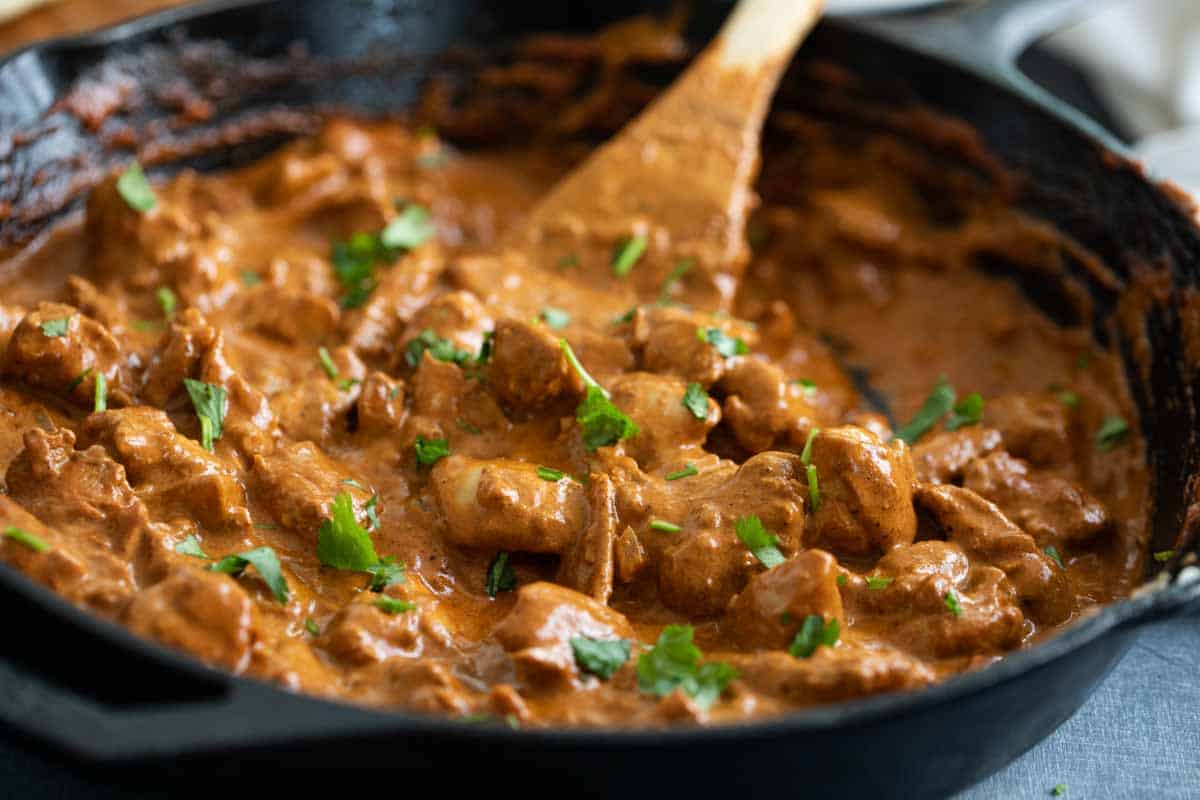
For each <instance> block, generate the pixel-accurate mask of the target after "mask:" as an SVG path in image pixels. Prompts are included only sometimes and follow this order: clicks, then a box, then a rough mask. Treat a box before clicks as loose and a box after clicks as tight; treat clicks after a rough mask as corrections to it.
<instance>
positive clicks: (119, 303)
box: [65, 275, 126, 334]
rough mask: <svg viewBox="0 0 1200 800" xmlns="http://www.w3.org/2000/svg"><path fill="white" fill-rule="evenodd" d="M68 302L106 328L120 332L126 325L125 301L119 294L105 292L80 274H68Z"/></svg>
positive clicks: (116, 332)
mask: <svg viewBox="0 0 1200 800" xmlns="http://www.w3.org/2000/svg"><path fill="white" fill-rule="evenodd" d="M65 288H66V290H67V302H68V303H69V304H70V305H73V306H75V308H77V309H79V311H80V313H82V314H83V315H84V316H87V317H91V318H92V319H94V320H96V321H97V322H99V323H100V324H101V325H103V326H104V327H105V328H108V329H109V330H110V331H112V332H113V333H115V334H119V333H120V332H121V330H122V329H123V328H124V327H125V317H126V312H125V303H124V302H123V298H121V297H120V296H119V295H118V296H116V297H114V296H113V295H111V294H105V293H104V292H102V291H100V289H99V288H97V287H96V285H95V284H94V283H92V282H91V281H89V280H88V279H87V278H84V277H82V276H80V275H68V276H67V280H66V287H65Z"/></svg>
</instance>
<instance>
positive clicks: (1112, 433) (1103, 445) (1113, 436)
mask: <svg viewBox="0 0 1200 800" xmlns="http://www.w3.org/2000/svg"><path fill="white" fill-rule="evenodd" d="M1128 434H1129V423H1128V422H1126V421H1125V420H1124V419H1123V418H1122V417H1118V416H1112V417H1105V419H1104V422H1102V423H1100V428H1099V429H1098V430H1097V431H1096V448H1097V449H1099V450H1100V452H1101V453H1107V452H1108V451H1110V450H1112V449H1113V448H1114V447H1116V446H1117V445H1119V444H1121V443H1122V442H1124V441H1125V437H1126V436H1127V435H1128Z"/></svg>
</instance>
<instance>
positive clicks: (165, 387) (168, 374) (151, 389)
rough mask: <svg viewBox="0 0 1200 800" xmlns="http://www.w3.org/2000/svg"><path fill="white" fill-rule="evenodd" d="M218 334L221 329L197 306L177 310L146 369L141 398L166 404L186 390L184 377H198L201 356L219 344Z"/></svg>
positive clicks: (151, 404)
mask: <svg viewBox="0 0 1200 800" xmlns="http://www.w3.org/2000/svg"><path fill="white" fill-rule="evenodd" d="M218 336H219V335H218V333H217V329H216V328H214V327H213V326H212V325H210V324H209V323H208V320H206V319H205V318H204V315H203V314H201V313H200V312H199V311H197V310H196V309H194V308H188V309H184V310H183V311H181V312H179V313H178V314H176V315H175V317H174V319H172V320H171V322H170V326H169V328H168V330H167V333H166V336H164V337H163V340H162V341H161V343H160V344H159V346H158V347H157V348H156V349H155V351H154V353H153V354H152V355H151V356H150V361H149V363H148V364H147V365H146V370H145V372H143V373H142V386H141V389H140V391H139V395H140V397H139V400H140V402H142V403H144V404H146V405H148V406H153V407H155V408H163V407H165V406H166V405H167V401H168V400H170V399H171V398H172V397H174V396H175V395H177V394H180V393H182V392H183V379H184V378H195V377H197V372H198V367H199V364H200V362H201V358H202V357H203V356H204V355H205V354H206V353H208V352H209V350H211V349H212V348H213V347H214V346H216V344H217V340H218Z"/></svg>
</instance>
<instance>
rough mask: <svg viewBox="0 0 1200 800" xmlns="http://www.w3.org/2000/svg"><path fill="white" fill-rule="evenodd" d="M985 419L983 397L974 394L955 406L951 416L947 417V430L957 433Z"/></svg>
mask: <svg viewBox="0 0 1200 800" xmlns="http://www.w3.org/2000/svg"><path fill="white" fill-rule="evenodd" d="M981 419H983V396H982V395H980V394H978V393H972V394H969V395H967V396H966V397H964V398H963V399H962V400H961V401H960V402H959V403H957V404H955V406H954V409H953V411H951V412H950V416H948V417H946V430H948V431H956V430H958V429H959V428H965V427H966V426H968V425H977V424H979V421H980V420H981Z"/></svg>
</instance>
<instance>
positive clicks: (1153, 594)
mask: <svg viewBox="0 0 1200 800" xmlns="http://www.w3.org/2000/svg"><path fill="white" fill-rule="evenodd" d="M281 1H282V0H203V1H202V2H197V3H192V4H188V5H184V6H176V7H172V8H167V9H163V10H160V11H156V12H152V13H149V14H145V15H142V16H138V17H134V18H131V19H127V20H124V21H121V22H118V23H116V24H114V25H109V26H106V27H103V28H98V29H96V30H93V31H86V32H82V33H77V34H71V35H67V36H59V37H53V38H49V39H43V40H39V41H36V42H32V43H30V44H28V45H25V46H23V47H20V48H18V49H16V50H13V51H9V52H7V53H3V54H0V70H3V69H5V68H6V67H8V66H9V65H11V64H12V63H13V62H15V61H16V60H17V59H19V58H21V57H22V56H25V55H27V54H29V53H40V52H70V51H71V50H74V49H83V48H105V47H111V46H114V45H117V44H120V43H121V42H123V41H125V40H127V39H130V38H133V37H136V36H140V35H144V34H147V33H150V32H152V31H155V30H161V29H164V28H167V27H170V26H172V25H178V24H181V23H186V22H191V21H195V20H197V19H200V18H203V17H208V16H215V15H217V14H220V13H221V12H225V11H230V10H234V9H242V8H250V7H254V6H265V5H270V4H275V3H279V2H281ZM864 22H866V21H864ZM821 24H822V25H830V24H832V25H835V26H838V27H846V28H850V29H852V30H854V31H856V32H857V33H860V34H862V35H865V36H869V37H872V38H877V39H880V40H882V41H884V42H886V43H887V44H889V45H891V46H893V47H895V48H897V49H900V50H904V51H907V52H908V53H910V54H912V55H915V56H917V57H920V58H924V59H926V60H928V61H930V62H933V63H935V64H936V65H937V66H938V67H939V68H941V69H951V70H958V71H960V72H963V73H965V74H966V75H967V76H968V77H970V78H971V79H972V80H976V81H983V82H985V83H988V84H990V85H991V87H992V88H994V89H996V90H998V91H1000V92H1002V93H1004V94H1008V95H1011V96H1013V97H1014V98H1015V99H1018V100H1020V101H1022V102H1023V103H1024V104H1025V105H1027V106H1028V107H1029V111H1030V112H1031V113H1041V114H1045V115H1047V116H1049V117H1051V118H1052V119H1053V121H1054V122H1055V123H1057V124H1059V125H1064V126H1066V127H1069V128H1073V129H1075V131H1076V132H1077V133H1078V134H1080V135H1081V136H1083V137H1084V138H1086V139H1087V140H1088V141H1090V142H1091V143H1092V144H1093V145H1095V146H1096V147H1097V148H1098V149H1099V150H1101V151H1102V152H1104V153H1107V154H1110V155H1113V156H1116V157H1117V158H1119V159H1120V160H1121V161H1123V162H1127V163H1130V164H1132V165H1134V166H1135V167H1136V168H1137V169H1138V170H1139V175H1138V177H1139V179H1140V180H1141V181H1143V182H1144V183H1146V184H1147V185H1148V186H1149V187H1150V188H1152V189H1153V191H1155V192H1156V193H1159V194H1163V195H1165V196H1167V197H1168V199H1170V200H1171V202H1172V203H1176V204H1177V203H1178V199H1177V198H1176V197H1175V196H1174V195H1173V193H1172V192H1171V191H1170V190H1169V183H1168V182H1164V181H1163V180H1162V179H1161V178H1159V177H1156V176H1154V175H1153V174H1152V173H1149V172H1148V171H1146V170H1145V169H1143V168H1142V167H1141V165H1139V164H1137V162H1135V161H1133V159H1132V158H1131V154H1130V153H1129V151H1128V150H1127V148H1125V147H1124V146H1123V145H1121V144H1120V143H1119V142H1117V141H1116V140H1115V139H1114V138H1113V137H1112V136H1111V135H1108V134H1107V133H1106V132H1105V131H1103V130H1102V129H1101V128H1099V126H1097V125H1096V124H1095V123H1094V122H1092V121H1091V120H1090V119H1088V118H1087V117H1085V116H1084V115H1082V114H1081V113H1079V112H1077V111H1075V110H1074V109H1072V108H1070V107H1067V106H1066V105H1065V104H1062V103H1059V102H1056V101H1054V99H1053V98H1048V97H1047V96H1045V95H1044V93H1042V92H1040V91H1038V90H1037V89H1036V87H1034V90H1033V91H1030V89H1029V87H1026V86H1023V85H1014V83H1013V82H1012V81H1011V80H1010V79H1009V78H1008V76H1005V75H1003V74H1001V73H1000V72H996V71H992V70H990V69H988V68H986V67H984V66H982V65H981V64H978V63H974V64H971V63H962V62H960V61H958V60H956V59H954V58H951V57H949V56H946V55H941V54H938V53H936V52H933V51H931V50H930V49H924V48H921V47H918V46H916V45H915V44H914V43H913V42H911V41H908V40H906V39H903V38H895V37H889V36H887V35H886V34H885V33H883V32H882V31H881V30H880V29H879V28H878V27H875V26H874V25H872V24H870V23H869V22H866V24H864V23H863V22H857V21H854V20H851V19H830V18H826V19H824V20H823V21H822V23H821ZM1198 235H1200V232H1198ZM1163 575H1168V576H1171V573H1170V567H1169V566H1165V567H1163V568H1162V569H1161V570H1160V571H1159V572H1158V573H1156V576H1155V577H1154V578H1151V579H1150V580H1148V581H1147V582H1145V583H1144V584H1143V585H1142V587H1141V588H1140V589H1139V590H1138V593H1137V594H1135V595H1134V596H1132V597H1128V598H1124V599H1122V600H1118V601H1116V602H1113V603H1110V604H1107V605H1105V606H1102V607H1099V608H1098V609H1097V610H1095V611H1093V612H1091V613H1087V614H1085V615H1084V616H1082V617H1081V618H1079V619H1077V620H1075V621H1073V622H1072V623H1070V624H1069V626H1068V627H1067V628H1065V629H1064V630H1062V631H1060V632H1058V633H1056V634H1055V635H1053V636H1052V637H1050V638H1048V639H1046V640H1045V641H1042V642H1038V643H1036V644H1033V645H1031V646H1029V647H1026V648H1023V649H1021V650H1018V651H1015V652H1011V653H1009V654H1007V655H1005V656H1003V657H1002V658H1001V659H1000V660H999V661H997V662H995V663H993V664H990V665H988V666H986V667H983V668H980V669H977V670H974V671H971V672H966V673H960V674H957V675H955V676H952V677H950V678H947V679H944V680H941V681H939V682H937V683H934V684H932V685H930V686H926V687H923V688H921V689H916V690H910V691H904V692H889V693H885V694H880V695H874V696H868V697H863V698H857V699H854V700H849V701H843V702H838V703H831V704H828V705H822V706H815V707H810V708H804V709H798V710H796V711H792V712H788V713H785V714H779V715H776V716H770V717H764V718H757V719H752V720H749V721H744V722H731V723H722V724H717V725H710V726H696V727H676V726H669V727H655V728H620V727H611V726H601V727H586V728H584V727H562V726H555V727H545V728H529V729H521V730H513V729H511V728H509V727H508V726H506V725H503V724H481V725H472V726H464V725H463V723H462V722H461V721H460V720H457V719H455V718H451V717H447V716H438V715H425V714H417V713H413V712H411V711H407V710H404V709H397V710H390V709H381V708H369V707H364V706H356V705H353V704H350V703H348V702H345V701H342V700H339V699H336V698H325V697H320V696H317V695H312V694H307V693H304V692H293V691H289V690H286V689H283V688H281V687H279V686H277V685H276V684H273V683H270V682H267V681H265V680H262V679H259V678H256V677H253V676H246V675H236V674H233V673H231V672H228V671H225V670H222V669H219V668H216V667H213V666H210V665H208V664H205V663H204V662H202V661H200V660H198V659H195V658H193V657H192V656H190V655H187V654H185V653H183V652H181V651H176V650H172V649H170V648H168V647H166V646H164V645H161V644H159V643H157V642H154V641H152V640H150V639H146V638H143V637H140V636H137V635H135V634H133V633H132V632H131V631H129V630H128V629H127V628H125V627H123V626H121V625H119V624H117V623H115V622H112V621H109V620H107V619H104V618H102V617H98V616H95V615H92V614H90V613H88V612H86V611H85V610H83V609H82V608H79V607H77V606H74V605H72V604H70V603H69V602H68V601H67V600H66V599H65V598H63V597H61V596H59V595H58V594H56V593H54V592H52V591H51V590H49V589H47V588H45V587H43V586H41V585H39V584H37V583H34V582H33V581H32V580H31V579H29V578H27V577H26V576H25V575H24V574H22V573H20V572H19V571H17V570H16V569H14V568H12V567H11V566H9V565H7V564H4V563H0V588H3V589H4V590H7V591H13V592H16V593H19V594H22V595H24V596H25V597H26V598H27V599H29V600H31V601H33V602H34V603H36V604H37V605H38V606H40V607H41V609H42V610H44V611H49V612H51V613H52V614H54V615H55V616H56V617H60V618H64V619H65V620H66V621H68V622H70V623H73V624H74V625H76V626H80V627H83V628H85V629H88V630H89V631H90V632H91V633H93V634H94V635H97V636H98V637H99V638H101V639H103V640H105V642H106V643H108V644H115V645H119V646H120V647H122V648H124V649H126V650H127V651H134V652H137V653H138V654H139V655H141V656H143V657H147V658H149V659H150V660H152V661H153V662H156V663H157V664H159V665H164V666H169V667H171V668H172V669H174V670H176V671H178V672H181V673H185V674H188V675H189V676H192V677H200V676H203V677H204V678H205V679H208V680H213V679H215V680H216V682H218V683H220V684H222V689H223V692H222V695H221V696H222V697H232V698H236V696H237V694H238V690H239V689H240V690H242V691H250V692H258V693H263V692H265V693H267V694H268V695H273V696H275V697H277V698H279V699H281V700H282V699H284V698H286V700H287V701H288V702H292V703H295V704H297V705H303V704H305V703H308V704H313V705H315V706H320V707H326V708H328V707H334V708H338V709H341V710H343V711H345V710H349V711H352V712H354V717H355V718H356V719H357V720H361V721H362V722H363V723H368V724H367V725H359V726H345V727H342V726H339V727H338V728H337V730H329V729H328V728H323V729H322V728H320V724H321V723H322V722H327V721H326V720H316V722H317V727H318V729H319V730H318V731H317V732H319V733H323V734H332V735H335V736H338V737H343V736H352V735H355V734H360V735H370V734H378V733H380V732H382V731H384V730H395V729H401V730H405V731H406V732H408V733H421V732H428V733H441V734H449V735H451V736H452V737H456V738H484V739H500V740H503V741H511V740H514V739H519V741H520V743H522V744H531V745H532V744H539V743H542V744H551V745H555V746H572V745H587V746H591V747H596V746H600V747H605V748H606V747H614V746H615V747H626V746H628V745H650V746H652V747H654V746H658V747H661V746H664V745H667V746H673V745H681V744H687V743H692V742H695V741H696V740H703V741H705V742H709V743H711V742H719V741H723V740H726V739H730V738H733V739H737V740H742V741H745V740H749V739H756V738H775V737H783V736H788V735H792V734H811V733H816V732H822V731H829V730H834V729H839V728H849V727H852V726H854V725H863V724H869V723H872V722H875V721H878V720H881V719H885V718H888V717H899V716H904V715H907V714H912V713H916V712H919V711H923V710H926V709H930V708H934V707H936V706H939V705H943V704H946V703H949V702H952V701H953V700H955V699H957V698H960V697H964V696H967V695H971V694H976V693H981V692H983V691H984V690H987V689H989V688H991V687H994V686H998V685H1000V684H1002V683H1006V682H1008V681H1011V680H1013V679H1014V678H1016V677H1018V676H1020V675H1023V674H1026V673H1029V672H1032V671H1034V670H1036V669H1037V668H1039V667H1041V666H1044V665H1046V664H1049V663H1051V662H1054V661H1057V660H1058V659H1060V658H1063V657H1065V656H1066V655H1068V654H1069V653H1072V652H1074V651H1077V650H1080V649H1082V648H1083V647H1085V646H1086V645H1088V644H1090V643H1092V642H1094V641H1096V640H1098V639H1100V638H1101V637H1102V636H1104V635H1105V634H1108V633H1114V632H1116V631H1118V630H1121V629H1123V628H1127V627H1136V626H1137V625H1140V624H1147V623H1152V622H1154V621H1157V620H1159V619H1161V618H1164V617H1166V616H1169V615H1170V614H1172V613H1174V612H1176V611H1178V610H1180V609H1182V608H1184V607H1186V606H1188V605H1194V604H1197V603H1200V569H1197V568H1196V567H1186V568H1184V569H1183V570H1182V572H1177V573H1176V574H1175V575H1174V576H1171V580H1170V582H1169V584H1168V585H1166V586H1161V585H1160V586H1157V587H1154V586H1152V584H1154V583H1155V582H1156V581H1161V579H1162V576H1163ZM10 663H11V662H10ZM16 669H17V670H18V671H20V672H23V673H26V677H29V676H28V674H27V670H25V669H24V668H23V667H21V666H16ZM31 679H32V680H34V681H38V679H39V676H37V675H36V674H34V675H33V676H32V677H31ZM41 686H43V687H47V684H45V683H41ZM48 691H50V692H52V693H60V692H67V693H70V691H69V690H67V689H63V688H60V687H58V686H56V685H54V684H50V685H49V686H48ZM1089 694H1090V693H1089ZM85 701H86V702H88V703H92V704H95V705H96V706H97V707H98V708H99V709H100V710H101V711H103V710H104V709H107V708H108V706H106V705H105V704H104V703H103V701H100V700H95V699H91V698H85ZM214 701H216V702H219V698H216V699H214V700H209V701H206V700H204V699H200V700H195V701H185V704H187V703H190V704H192V705H194V706H195V707H197V708H203V707H205V706H206V705H209V704H212V703H213V702H214ZM151 705H152V704H151ZM1075 710H1077V709H1075ZM1073 713H1074V710H1072V714H1073ZM383 723H391V724H390V725H388V724H383ZM277 728H278V730H277V731H275V735H274V736H273V737H272V738H255V739H253V740H251V741H241V742H238V741H233V742H230V741H219V742H210V743H208V744H207V746H206V745H205V744H203V743H201V744H199V745H194V744H193V745H192V746H191V747H190V748H188V749H186V750H184V752H185V753H186V754H187V755H200V754H203V753H204V752H206V751H211V750H214V749H216V750H225V749H230V748H232V747H246V746H248V745H253V746H254V747H256V748H259V747H268V746H271V745H273V744H286V743H287V742H288V741H299V740H303V739H304V738H305V737H306V736H311V735H312V734H313V733H314V731H312V730H309V729H301V727H300V726H297V725H296V724H295V720H291V721H287V722H285V721H284V720H283V718H282V715H281V718H280V723H279V725H278V726H277ZM55 744H61V742H55ZM168 744H169V743H168ZM167 749H170V748H169V747H168V748H167ZM74 754H75V755H83V756H85V757H88V758H91V759H93V760H96V761H100V762H107V761H111V762H114V763H116V762H120V761H123V760H127V759H132V760H137V759H138V758H144V757H147V756H149V757H153V756H155V755H161V754H160V753H158V752H157V751H153V750H152V751H151V752H142V753H135V754H132V755H127V754H122V753H120V752H116V753H115V754H114V753H105V752H103V751H95V752H91V753H89V752H83V753H79V752H75V753H74Z"/></svg>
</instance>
